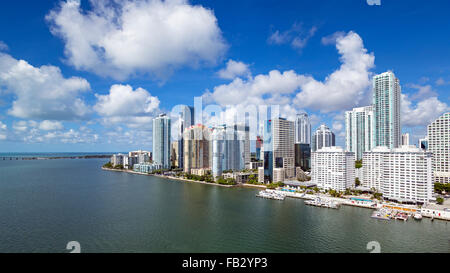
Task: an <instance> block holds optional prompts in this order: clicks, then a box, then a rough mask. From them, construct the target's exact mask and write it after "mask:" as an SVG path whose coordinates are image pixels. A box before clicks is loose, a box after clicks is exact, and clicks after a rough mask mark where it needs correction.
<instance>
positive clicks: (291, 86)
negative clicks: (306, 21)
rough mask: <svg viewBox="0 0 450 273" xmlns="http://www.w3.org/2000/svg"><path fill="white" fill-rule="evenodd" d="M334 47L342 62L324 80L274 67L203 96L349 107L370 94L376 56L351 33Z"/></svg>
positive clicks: (294, 106) (230, 101) (229, 101)
mask: <svg viewBox="0 0 450 273" xmlns="http://www.w3.org/2000/svg"><path fill="white" fill-rule="evenodd" d="M336 48H337V50H338V52H339V54H340V55H341V57H340V60H341V62H342V64H341V66H340V68H339V69H337V70H336V71H334V72H333V73H331V74H330V75H329V76H328V77H326V79H325V80H324V81H318V80H315V79H314V78H313V77H311V76H309V75H301V74H297V73H296V72H295V71H292V70H290V71H285V72H280V71H278V70H273V71H270V72H269V73H268V74H267V75H263V74H260V75H257V76H254V77H252V76H250V77H249V78H248V79H241V78H235V79H234V80H233V81H232V82H231V83H229V84H223V85H219V86H216V87H215V88H214V89H213V91H212V92H209V91H208V92H206V93H205V94H204V98H205V100H206V101H207V102H215V103H218V104H220V105H222V106H225V105H242V104H244V105H250V104H253V105H258V104H267V105H269V104H278V105H283V107H289V111H296V110H298V109H300V108H302V109H303V108H309V109H313V110H320V111H321V112H323V113H328V112H333V111H342V110H347V109H351V108H352V107H355V106H358V105H360V104H362V103H363V102H364V103H365V102H366V101H365V100H367V97H369V96H368V93H369V92H370V86H371V80H370V76H371V72H370V69H371V68H373V67H374V61H375V57H374V56H373V54H369V53H367V50H366V49H365V48H364V45H363V41H362V39H361V37H360V36H359V35H358V34H356V33H354V32H349V33H347V34H346V35H341V36H339V37H336Z"/></svg>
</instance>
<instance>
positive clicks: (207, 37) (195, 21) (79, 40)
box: [47, 0, 227, 80]
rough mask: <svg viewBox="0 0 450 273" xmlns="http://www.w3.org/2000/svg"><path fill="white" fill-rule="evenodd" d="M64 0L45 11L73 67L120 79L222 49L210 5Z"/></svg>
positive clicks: (216, 54) (189, 62)
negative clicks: (85, 5) (83, 4)
mask: <svg viewBox="0 0 450 273" xmlns="http://www.w3.org/2000/svg"><path fill="white" fill-rule="evenodd" d="M90 3H91V6H92V9H91V10H90V11H86V10H82V9H81V7H80V0H67V1H63V2H61V4H60V7H59V8H57V9H55V10H53V11H51V12H50V13H49V14H48V15H47V20H48V21H49V22H50V23H51V31H52V33H53V34H54V35H57V36H59V37H61V38H62V39H63V40H64V42H65V54H66V56H67V58H68V61H69V62H70V63H71V64H72V65H73V66H75V67H76V68H77V69H81V70H87V71H91V72H94V73H96V74H99V75H102V76H110V77H113V78H116V79H121V80H123V79H126V78H127V77H129V76H130V75H133V74H135V73H150V74H152V75H156V76H163V75H161V73H165V72H167V71H171V70H173V69H175V68H177V67H180V66H197V65H199V64H203V63H206V64H213V63H215V62H216V61H217V59H218V58H220V57H221V56H222V55H223V53H224V51H225V50H226V48H227V45H226V44H225V42H224V39H223V37H222V33H221V30H220V28H219V26H218V23H217V18H216V17H215V15H214V13H213V11H212V10H209V9H206V8H204V7H202V6H200V5H191V4H189V3H188V1H187V0H166V1H161V0H139V1H131V0H120V1H119V0H117V1H106V0H101V1H94V0H91V1H90Z"/></svg>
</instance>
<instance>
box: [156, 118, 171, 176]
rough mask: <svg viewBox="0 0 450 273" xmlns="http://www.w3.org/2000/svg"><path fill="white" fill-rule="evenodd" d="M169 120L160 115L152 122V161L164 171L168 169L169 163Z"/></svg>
mask: <svg viewBox="0 0 450 273" xmlns="http://www.w3.org/2000/svg"><path fill="white" fill-rule="evenodd" d="M170 126H171V123H170V118H169V117H168V116H167V115H166V114H161V115H159V117H157V118H155V119H154V120H153V161H154V163H155V164H157V165H161V166H162V168H164V169H169V168H170V166H171V161H170V149H171V147H170V133H171V131H170V130H171V128H170Z"/></svg>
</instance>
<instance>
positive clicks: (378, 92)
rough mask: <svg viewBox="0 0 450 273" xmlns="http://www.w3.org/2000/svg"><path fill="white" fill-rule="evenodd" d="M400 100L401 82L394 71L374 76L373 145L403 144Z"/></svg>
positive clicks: (394, 145)
mask: <svg viewBox="0 0 450 273" xmlns="http://www.w3.org/2000/svg"><path fill="white" fill-rule="evenodd" d="M400 100H401V87H400V82H399V80H398V78H396V77H395V75H394V73H393V72H391V71H388V72H384V73H382V74H379V75H376V76H374V77H373V110H374V125H373V126H374V128H373V129H374V137H373V142H374V144H373V145H372V146H373V147H376V146H387V147H389V148H390V149H392V148H397V147H399V146H400V145H401V125H400Z"/></svg>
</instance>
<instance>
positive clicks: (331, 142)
mask: <svg viewBox="0 0 450 273" xmlns="http://www.w3.org/2000/svg"><path fill="white" fill-rule="evenodd" d="M312 140H313V141H312V146H311V150H312V151H313V152H315V151H317V150H320V149H322V148H323V147H332V146H335V145H336V136H335V135H334V133H333V132H332V131H331V130H330V128H328V127H327V126H326V125H324V124H322V125H320V126H319V128H317V130H316V132H315V133H314V135H313V139H312Z"/></svg>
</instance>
